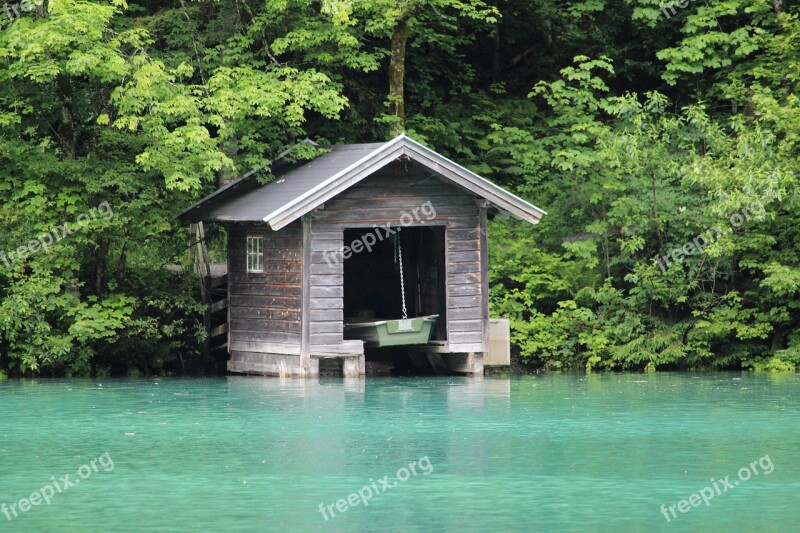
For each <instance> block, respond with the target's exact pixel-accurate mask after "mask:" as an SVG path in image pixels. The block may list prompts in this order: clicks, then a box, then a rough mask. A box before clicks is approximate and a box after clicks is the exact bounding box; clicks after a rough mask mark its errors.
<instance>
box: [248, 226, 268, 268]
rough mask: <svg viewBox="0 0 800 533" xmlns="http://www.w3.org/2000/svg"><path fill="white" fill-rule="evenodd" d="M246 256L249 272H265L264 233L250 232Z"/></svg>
mask: <svg viewBox="0 0 800 533" xmlns="http://www.w3.org/2000/svg"><path fill="white" fill-rule="evenodd" d="M244 256H245V270H246V272H247V273H248V274H263V273H264V234H263V233H248V234H247V235H246V237H245V252H244ZM259 267H260V269H259Z"/></svg>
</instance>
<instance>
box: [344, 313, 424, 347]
mask: <svg viewBox="0 0 800 533" xmlns="http://www.w3.org/2000/svg"><path fill="white" fill-rule="evenodd" d="M437 318H439V315H428V316H420V317H417V318H405V319H402V318H401V319H398V320H378V321H372V320H370V321H360V320H358V319H351V320H352V321H349V322H348V323H346V324H345V325H344V334H345V339H350V340H352V339H356V340H362V341H364V342H365V343H366V346H367V348H383V347H385V346H408V345H415V344H427V343H428V341H429V340H430V338H431V335H432V334H433V326H434V325H436V319H437Z"/></svg>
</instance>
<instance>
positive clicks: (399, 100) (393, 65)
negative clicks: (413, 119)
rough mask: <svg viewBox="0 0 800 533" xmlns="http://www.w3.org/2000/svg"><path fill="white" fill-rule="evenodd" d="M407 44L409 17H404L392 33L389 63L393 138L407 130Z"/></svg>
mask: <svg viewBox="0 0 800 533" xmlns="http://www.w3.org/2000/svg"><path fill="white" fill-rule="evenodd" d="M407 42H408V16H402V17H400V18H398V19H397V25H396V26H395V27H394V31H392V58H391V60H390V62H389V115H391V116H393V117H395V119H394V122H392V126H391V132H392V136H393V137H394V136H395V135H399V134H401V133H403V131H404V130H405V119H406V106H405V100H404V79H405V71H406V43H407Z"/></svg>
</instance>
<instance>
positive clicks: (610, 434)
mask: <svg viewBox="0 0 800 533" xmlns="http://www.w3.org/2000/svg"><path fill="white" fill-rule="evenodd" d="M103 454H108V455H106V456H104V457H105V459H103V461H104V462H98V461H97V459H98V458H102V457H103ZM765 456H768V458H769V459H768V460H763V458H764V457H765ZM93 459H95V467H96V471H93V470H92V471H91V472H90V473H89V471H90V470H91V461H92V460H93ZM109 459H110V460H111V461H113V468H107V467H110V462H109ZM759 459H762V463H761V465H759V464H758V460H759ZM753 462H756V469H757V470H758V472H759V474H758V475H752V473H751V474H750V475H751V477H750V479H748V480H746V481H740V482H739V485H738V486H735V487H734V488H731V489H728V490H727V492H723V493H721V494H714V496H713V499H711V500H710V501H709V505H705V504H703V503H701V504H700V505H699V506H698V507H692V508H690V510H689V511H688V512H686V513H680V512H679V510H678V509H677V508H675V512H676V517H677V518H673V517H672V516H671V515H670V514H669V511H668V510H667V516H668V517H669V518H670V521H669V522H668V521H667V519H666V518H665V516H664V515H663V514H662V511H661V505H662V504H663V505H665V506H666V508H668V507H669V506H670V505H676V504H677V503H678V502H679V501H680V500H684V499H687V500H688V498H689V497H690V496H691V495H692V494H695V493H699V492H700V491H701V490H702V489H704V488H706V487H710V488H711V489H712V490H713V483H712V479H713V480H716V481H717V486H718V487H720V483H719V480H721V479H722V478H725V476H730V478H728V482H729V483H731V484H733V482H734V481H739V479H740V478H739V477H738V472H739V471H740V469H741V468H747V469H751V468H752V466H751V463H753ZM409 464H414V467H415V472H416V473H415V474H412V473H411V469H410V468H409ZM84 465H85V466H84ZM104 465H105V467H104ZM769 465H772V469H771V473H768V474H767V473H766V472H765V468H763V466H769ZM79 469H82V470H81V472H82V473H83V474H87V473H89V474H90V475H88V476H87V477H86V478H85V479H81V478H80V475H79ZM766 470H769V468H767V469H766ZM65 474H69V475H70V480H76V479H77V480H79V481H80V483H79V484H76V485H74V486H73V487H71V488H69V489H67V490H66V491H64V492H63V493H61V494H55V495H54V496H53V497H52V498H51V503H50V504H49V505H47V504H45V503H44V502H42V503H40V504H39V505H38V506H35V507H31V509H30V510H28V511H26V512H24V513H23V512H20V511H18V516H17V517H16V518H14V517H13V515H12V518H13V519H12V520H11V521H9V520H8V519H7V518H6V516H5V515H4V514H2V513H0V531H65V532H68V531H143V530H152V531H325V530H329V531H425V532H428V531H456V532H465V531H613V532H615V533H619V532H626V531H651V530H657V531H717V530H727V531H756V530H758V531H776V532H777V531H780V532H783V531H797V530H798V528H800V526H798V523H800V505H799V504H800V501H798V495H800V379H798V377H797V376H795V375H780V376H771V375H753V374H738V373H737V374H731V373H722V374H655V375H641V374H625V375H619V374H605V375H590V376H583V375H581V376H575V375H558V374H555V375H543V376H526V377H522V378H512V379H489V378H486V379H472V378H414V379H366V380H352V381H351V380H346V381H343V380H341V379H330V380H327V379H321V380H281V379H270V378H250V377H227V378H219V379H197V380H165V379H150V380H144V379H143V380H85V381H83V380H81V381H75V380H69V381H68V380H64V381H60V380H59V381H53V380H35V381H32V380H27V381H6V382H0V504H3V503H5V504H7V505H10V504H12V503H16V504H18V502H19V501H20V500H21V499H23V498H28V497H30V495H31V494H32V493H33V492H34V491H37V490H39V489H41V488H43V487H44V486H46V485H49V484H52V483H53V481H56V482H58V480H59V479H60V478H61V477H62V476H64V475H65ZM398 475H399V476H400V477H401V478H402V477H406V476H407V477H408V479H406V480H405V481H400V480H398ZM385 476H388V478H385ZM381 479H384V483H386V482H388V483H389V484H390V485H391V484H394V485H392V487H391V488H390V489H384V488H383V486H384V485H383V484H382V483H380V482H379V480H381ZM51 486H52V485H51ZM365 486H366V487H370V491H371V492H379V494H377V495H373V496H372V497H371V499H369V500H368V506H366V507H365V506H364V505H363V502H362V500H361V499H360V498H359V497H358V496H353V497H351V499H352V500H353V501H356V500H358V502H359V503H358V504H357V505H356V506H353V507H349V508H348V509H347V510H346V511H344V512H341V511H340V510H337V509H336V503H337V501H339V500H343V501H342V502H339V503H340V505H343V503H344V500H346V499H347V498H348V496H349V495H350V494H352V493H357V492H358V491H359V489H362V487H365ZM722 487H724V485H723V486H722ZM375 489H377V491H376V490H375ZM381 489H383V490H381ZM366 491H367V489H362V492H363V494H364V495H365V496H366V494H367V492H366ZM320 504H323V509H325V507H326V506H327V505H332V506H333V513H331V512H330V511H329V510H326V511H325V515H323V513H322V512H320V509H319V507H320ZM348 505H349V504H348ZM331 514H334V515H335V516H331ZM326 517H327V520H326V519H325V518H326Z"/></svg>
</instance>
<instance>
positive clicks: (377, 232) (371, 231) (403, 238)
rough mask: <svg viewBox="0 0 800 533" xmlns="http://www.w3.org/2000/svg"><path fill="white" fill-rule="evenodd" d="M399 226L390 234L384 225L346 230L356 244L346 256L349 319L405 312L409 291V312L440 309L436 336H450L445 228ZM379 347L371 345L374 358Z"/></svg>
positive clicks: (416, 313)
mask: <svg viewBox="0 0 800 533" xmlns="http://www.w3.org/2000/svg"><path fill="white" fill-rule="evenodd" d="M395 229H397V230H398V231H397V233H396V234H395V235H388V236H387V235H386V229H385V228H384V227H379V228H359V229H349V230H345V232H344V245H345V246H346V247H350V249H351V250H353V252H352V255H350V257H348V258H347V259H345V260H344V302H343V305H344V316H345V321H348V319H359V320H364V319H375V320H381V319H399V318H402V316H403V312H402V308H403V304H402V302H403V298H402V295H403V292H404V293H405V303H406V311H407V314H408V317H409V318H414V317H419V316H427V315H439V318H438V319H437V322H436V327H435V329H434V332H433V335H432V337H431V340H435V341H446V340H447V294H446V284H445V279H446V278H445V274H446V262H445V261H446V259H445V228H444V227H443V226H419V227H406V228H395ZM396 240H397V242H396ZM398 245H399V252H400V253H398ZM356 250H359V251H356ZM401 255H402V264H403V281H404V289H405V290H404V291H403V290H402V288H401V284H400V256H401ZM379 351H380V349H378V350H370V351H369V352H368V353H367V359H368V360H369V359H373V358H374V357H373V356H374V355H375V354H374V353H370V352H379ZM395 351H396V350H395Z"/></svg>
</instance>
